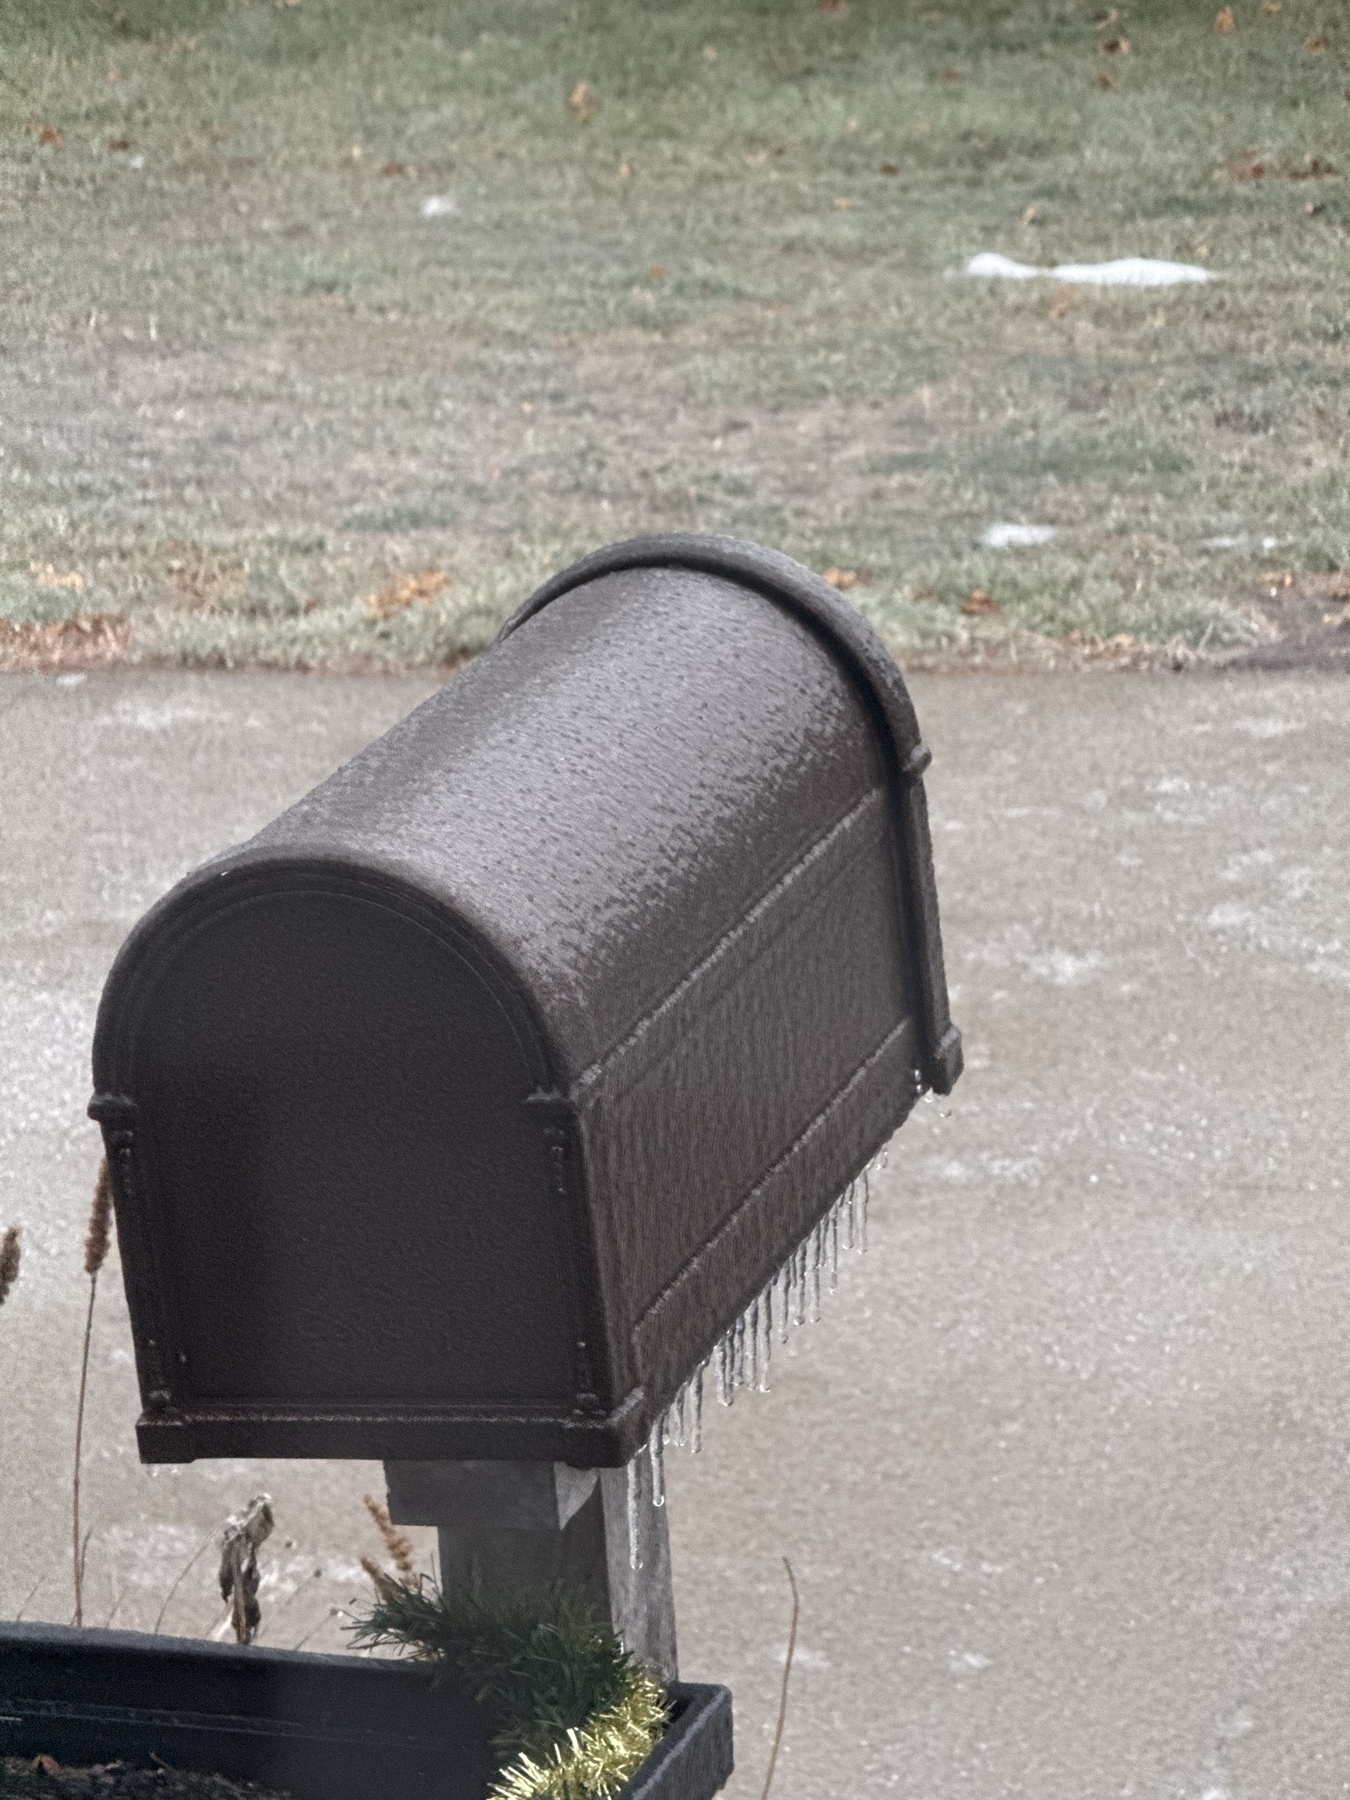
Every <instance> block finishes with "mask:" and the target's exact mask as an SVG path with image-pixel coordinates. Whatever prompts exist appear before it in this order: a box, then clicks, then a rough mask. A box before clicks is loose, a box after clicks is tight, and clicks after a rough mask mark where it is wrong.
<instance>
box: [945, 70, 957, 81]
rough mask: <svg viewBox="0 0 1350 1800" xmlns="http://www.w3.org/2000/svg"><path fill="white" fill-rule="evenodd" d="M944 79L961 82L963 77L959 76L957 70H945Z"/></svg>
mask: <svg viewBox="0 0 1350 1800" xmlns="http://www.w3.org/2000/svg"><path fill="white" fill-rule="evenodd" d="M942 79H943V80H944V81H960V79H961V77H960V76H959V75H958V74H957V72H956V70H955V69H944V70H943V71H942Z"/></svg>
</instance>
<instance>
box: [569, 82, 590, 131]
mask: <svg viewBox="0 0 1350 1800" xmlns="http://www.w3.org/2000/svg"><path fill="white" fill-rule="evenodd" d="M567 110H568V112H570V113H571V115H572V117H573V118H574V119H576V120H577V122H578V123H579V124H581V125H585V124H587V123H589V121H590V120H591V118H592V117H593V116H594V113H595V89H594V88H593V87H592V86H591V84H590V82H589V81H579V82H578V83H577V85H576V86H575V87H574V88H573V89H572V91H571V93H570V94H569V95H568V96H567Z"/></svg>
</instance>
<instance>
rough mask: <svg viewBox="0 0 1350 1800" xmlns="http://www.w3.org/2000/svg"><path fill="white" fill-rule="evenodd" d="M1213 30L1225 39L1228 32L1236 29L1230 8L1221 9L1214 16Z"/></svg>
mask: <svg viewBox="0 0 1350 1800" xmlns="http://www.w3.org/2000/svg"><path fill="white" fill-rule="evenodd" d="M1214 29H1215V31H1217V32H1218V33H1219V35H1220V37H1227V35H1228V33H1229V32H1230V31H1235V30H1236V29H1237V27H1236V25H1235V24H1234V22H1233V9H1232V7H1231V6H1225V7H1222V8H1221V9H1220V10H1219V12H1218V13H1216V14H1215V17H1214Z"/></svg>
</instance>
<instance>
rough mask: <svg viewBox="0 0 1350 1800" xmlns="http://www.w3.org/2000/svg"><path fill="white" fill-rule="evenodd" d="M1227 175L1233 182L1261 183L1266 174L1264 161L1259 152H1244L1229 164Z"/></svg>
mask: <svg viewBox="0 0 1350 1800" xmlns="http://www.w3.org/2000/svg"><path fill="white" fill-rule="evenodd" d="M1228 173H1229V176H1230V177H1231V178H1232V179H1233V180H1234V181H1262V180H1264V178H1265V173H1266V165H1265V160H1264V159H1263V157H1262V155H1261V153H1260V151H1259V150H1245V151H1243V153H1242V155H1241V156H1235V157H1234V158H1233V160H1232V162H1230V163H1229V165H1228Z"/></svg>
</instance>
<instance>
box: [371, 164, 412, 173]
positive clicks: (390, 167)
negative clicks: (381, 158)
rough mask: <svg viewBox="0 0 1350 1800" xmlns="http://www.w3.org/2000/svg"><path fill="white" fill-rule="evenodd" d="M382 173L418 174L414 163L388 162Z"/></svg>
mask: <svg viewBox="0 0 1350 1800" xmlns="http://www.w3.org/2000/svg"><path fill="white" fill-rule="evenodd" d="M380 173H381V175H416V173H417V169H416V166H415V165H414V164H413V163H401V162H387V163H386V164H385V165H384V167H383V168H382V169H381V170H380Z"/></svg>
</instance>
